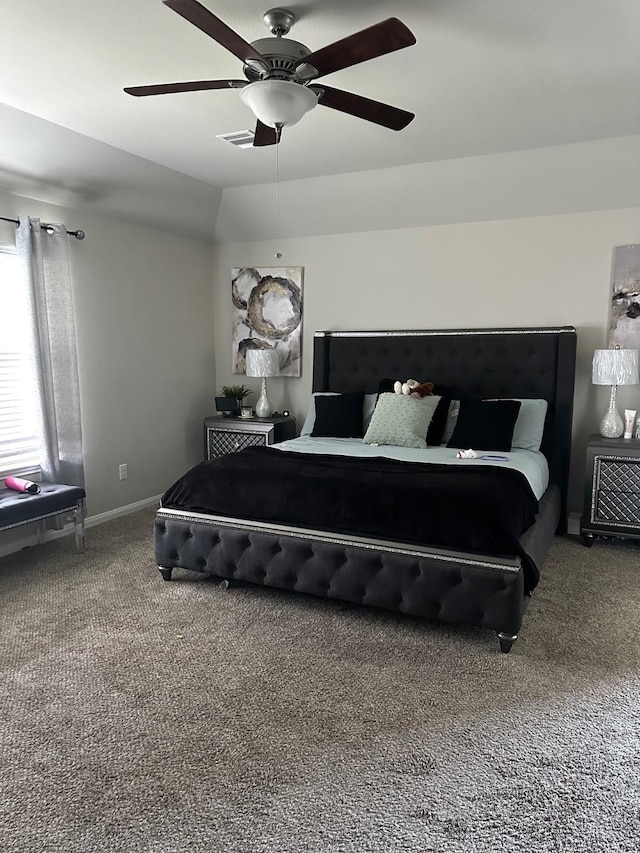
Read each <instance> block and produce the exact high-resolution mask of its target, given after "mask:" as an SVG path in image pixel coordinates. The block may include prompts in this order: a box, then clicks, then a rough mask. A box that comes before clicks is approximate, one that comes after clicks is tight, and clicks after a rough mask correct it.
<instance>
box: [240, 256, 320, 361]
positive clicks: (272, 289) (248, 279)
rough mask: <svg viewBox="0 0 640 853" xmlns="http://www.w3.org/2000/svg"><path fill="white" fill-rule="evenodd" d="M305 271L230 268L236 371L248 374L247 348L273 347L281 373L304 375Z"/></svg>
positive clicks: (289, 268)
mask: <svg viewBox="0 0 640 853" xmlns="http://www.w3.org/2000/svg"><path fill="white" fill-rule="evenodd" d="M302 273H303V267H239V268H236V269H233V270H231V301H232V306H233V307H232V311H233V326H232V336H231V337H232V341H231V344H232V350H233V352H232V358H233V364H232V368H233V372H234V373H245V356H246V352H247V350H248V349H271V350H275V352H276V353H277V355H278V358H279V361H280V375H281V376H300V375H301V372H302V357H301V356H302Z"/></svg>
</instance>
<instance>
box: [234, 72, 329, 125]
mask: <svg viewBox="0 0 640 853" xmlns="http://www.w3.org/2000/svg"><path fill="white" fill-rule="evenodd" d="M240 97H241V98H242V100H243V101H244V103H245V104H246V105H247V106H248V107H249V109H250V110H251V111H252V113H253V114H254V116H255V117H256V118H257V119H258V121H261V122H262V123H263V124H266V125H267V126H268V127H291V126H292V125H294V124H297V123H298V122H299V121H300V119H301V118H302V117H303V116H304V115H305V114H306V113H308V112H309V110H312V109H313V108H314V107H315V106H316V105H317V103H318V95H317V93H316V92H313V91H312V90H311V89H308V88H307V87H306V86H301V85H300V84H299V83H291V82H289V81H288V80H258V81H256V82H255V83H250V84H249V85H248V86H245V87H244V89H242V91H241V92H240Z"/></svg>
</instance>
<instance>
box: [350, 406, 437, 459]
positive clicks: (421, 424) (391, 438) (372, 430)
mask: <svg viewBox="0 0 640 853" xmlns="http://www.w3.org/2000/svg"><path fill="white" fill-rule="evenodd" d="M439 402H440V397H436V396H429V397H418V398H414V397H405V395H404V394H380V397H379V398H378V403H377V405H376V407H375V410H374V412H373V417H372V418H371V423H370V424H369V428H368V429H367V432H366V434H365V437H364V438H363V439H362V441H363V442H364V443H365V444H394V445H396V447H426V446H427V442H426V440H425V437H426V435H427V430H428V429H429V424H430V423H431V418H432V417H433V414H434V412H435V410H436V407H437V405H438V403H439Z"/></svg>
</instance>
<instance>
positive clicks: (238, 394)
mask: <svg viewBox="0 0 640 853" xmlns="http://www.w3.org/2000/svg"><path fill="white" fill-rule="evenodd" d="M251 393H253V392H252V391H251V388H247V386H246V385H223V386H222V388H221V389H220V394H221V395H222V396H223V397H233V399H234V400H235V401H236V409H235V411H233V412H229V413H228V414H229V415H233V416H234V417H237V416H238V415H239V414H240V407H241V406H242V401H243V400H244V398H245V397H248V396H249V394H251ZM225 414H226V413H225Z"/></svg>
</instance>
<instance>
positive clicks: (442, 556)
mask: <svg viewBox="0 0 640 853" xmlns="http://www.w3.org/2000/svg"><path fill="white" fill-rule="evenodd" d="M157 517H158V518H163V517H166V518H173V519H175V520H176V521H187V522H196V523H198V524H211V525H217V526H218V527H230V528H233V529H234V530H247V531H249V532H251V533H277V534H280V535H286V536H291V537H293V538H295V539H310V540H311V541H313V542H324V543H328V544H331V545H347V546H353V547H354V548H364V549H368V550H371V551H380V550H381V549H383V550H384V552H385V553H392V554H402V555H403V556H406V557H415V558H416V559H422V560H439V561H443V562H450V563H464V564H465V565H468V566H476V567H478V568H483V569H496V570H497V571H501V572H510V573H512V574H518V572H520V571H521V570H522V562H521V560H520V558H519V557H493V556H492V557H490V558H489V560H495V561H496V562H489V561H488V560H482V559H479V560H475V559H469V558H468V557H464V556H462V555H461V553H460V552H452V551H448V552H447V551H444V550H438V549H437V548H428V547H426V546H425V547H421V546H420V545H415V546H413V547H412V548H400V547H398V545H397V544H396V543H394V542H389V541H386V540H382V539H366V538H363V537H357V536H342V535H340V534H339V533H336V534H331V535H327V534H326V533H323V532H322V531H321V530H311V529H308V528H306V527H287V526H284V525H281V524H269V523H268V522H257V521H247V520H246V519H240V518H228V517H226V516H216V515H208V514H206V513H201V512H185V511H184V510H178V509H168V508H167V509H165V508H164V507H161V508H160V509H159V510H158V513H157Z"/></svg>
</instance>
